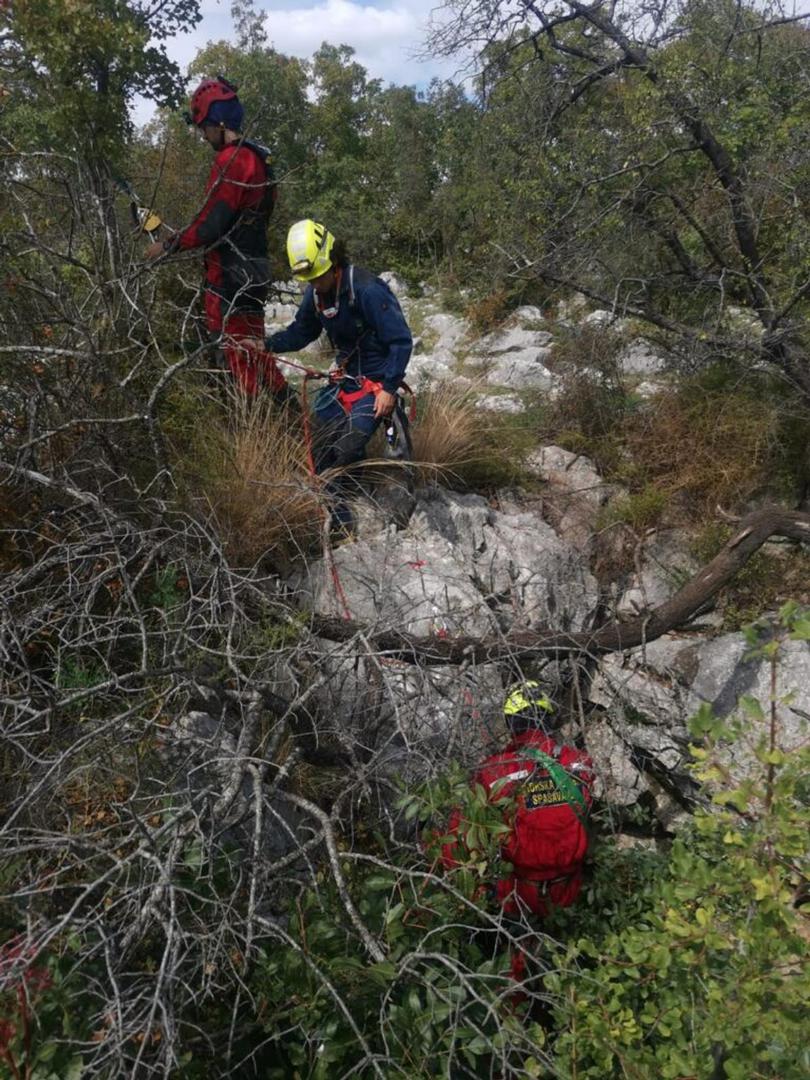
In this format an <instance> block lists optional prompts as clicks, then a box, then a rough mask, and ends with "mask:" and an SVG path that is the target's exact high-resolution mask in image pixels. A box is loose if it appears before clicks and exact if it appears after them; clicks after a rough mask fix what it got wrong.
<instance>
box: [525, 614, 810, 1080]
mask: <svg viewBox="0 0 810 1080" xmlns="http://www.w3.org/2000/svg"><path fill="white" fill-rule="evenodd" d="M782 621H783V629H782V633H781V635H778V636H776V637H773V638H770V639H769V640H766V641H765V643H764V644H763V643H761V642H760V641H758V640H757V632H756V630H752V631H749V638H750V643H751V644H752V646H753V652H754V653H758V654H759V655H760V656H765V657H767V658H769V659H770V661H771V663H772V664H773V665H774V669H775V667H776V665H777V664H778V660H779V652H780V649H781V647H782V644H783V642H784V640H785V639H786V638H793V639H794V640H795V639H799V640H804V641H807V640H810V619H809V618H808V615H807V613H806V612H805V613H802V612H801V611H800V610H799V609H797V608H796V607H795V606H794V605H788V606H786V607H785V608H784V609H783V611H782ZM774 685H775V683H774ZM789 703H790V695H787V696H786V697H783V698H781V699H775V700H774V701H773V702H769V703H768V704H767V705H766V707H765V711H764V712H763V708H762V706H761V705H760V703H759V702H757V701H755V700H754V699H751V698H743V699H742V700H741V702H740V712H739V715H738V716H737V717H736V718H735V719H734V720H733V721H731V722H727V723H724V722H721V721H719V720H717V719H716V718H715V717H714V716H713V715H712V713H711V710H710V709H709V708H708V707H706V708H704V709H702V710H701V711H700V712H699V713H698V715H697V716H696V717H695V718H694V719H693V722H692V735H693V737H694V738H695V745H694V746H693V747H692V753H693V755H694V757H695V760H696V767H695V772H696V775H697V776H698V778H699V779H701V780H702V782H703V784H704V791H705V792H706V793H707V794H708V795H709V797H710V804H709V805H707V806H706V807H705V808H704V809H702V810H700V811H698V813H697V814H696V815H695V818H694V822H693V825H692V828H691V830H690V831H689V832H688V833H686V834H685V835H683V836H681V837H679V838H677V839H676V840H675V842H674V843H673V845H672V849H671V853H670V857H669V863H668V866H667V868H666V872H665V873H664V875H663V876H662V877H661V878H660V879H659V880H657V881H655V882H654V883H653V884H652V886H651V888H650V889H649V893H648V896H647V902H646V905H645V907H646V910H644V911H643V913H641V914H640V916H639V917H638V918H637V920H636V921H635V923H634V924H633V925H628V926H625V927H623V928H622V929H620V930H618V931H615V930H613V929H612V928H611V927H608V929H607V932H606V933H604V934H602V935H599V934H598V933H595V934H591V935H589V936H587V937H580V938H579V939H578V940H576V941H575V942H574V943H572V944H571V945H570V946H569V948H568V951H567V954H566V957H565V961H564V963H563V965H562V968H561V971H560V972H559V973H557V974H554V975H551V976H549V977H548V978H547V979H546V987H547V988H548V990H549V991H550V992H551V993H553V994H554V995H555V996H556V998H557V1001H558V1005H557V1011H556V1019H557V1024H558V1030H559V1036H558V1038H557V1041H556V1044H555V1048H554V1049H555V1064H556V1066H557V1069H558V1070H559V1074H560V1075H562V1076H565V1077H577V1078H580V1080H586V1078H588V1077H593V1078H597V1077H598V1078H599V1080H604V1078H605V1077H614V1076H615V1077H627V1078H638V1080H647V1078H649V1077H652V1076H655V1077H662V1078H667V1077H672V1078H686V1077H695V1078H697V1080H714V1078H718V1080H720V1078H728V1080H755V1078H757V1080H758V1078H768V1080H791V1078H793V1077H795V1078H797V1080H798V1078H799V1077H805V1076H807V1075H808V1074H810V1049H808V1045H807V1038H806V1021H807V1002H808V1000H810V972H808V969H807V966H806V963H805V960H806V955H807V941H808V929H810V927H809V926H808V918H807V914H806V913H807V907H806V906H805V908H804V912H805V913H804V914H803V913H802V910H801V906H800V901H801V898H802V896H803V895H805V894H804V893H803V891H802V890H806V884H807V872H808V862H807V856H808V837H810V784H808V779H807V778H808V764H810V751H808V749H806V748H805V749H802V750H800V751H796V752H794V753H792V754H790V755H788V754H785V753H784V752H783V751H782V750H781V749H780V748H779V745H778V715H779V713H780V712H781V710H782V708H785V707H787V706H788V705H789ZM752 734H753V735H754V738H753V739H752ZM746 743H747V744H748V745H750V746H751V749H752V757H753V759H754V762H755V765H756V767H749V768H747V769H746V770H745V776H744V777H743V778H742V779H741V778H740V777H739V776H738V775H736V772H737V770H735V767H734V765H733V763H732V762H733V759H731V758H730V756H729V753H728V750H729V747H730V746H734V747H735V750H739V749H740V748H741V747H742V746H743V745H744V744H746ZM570 922H571V925H572V927H575V923H576V918H575V913H571V918H570Z"/></svg>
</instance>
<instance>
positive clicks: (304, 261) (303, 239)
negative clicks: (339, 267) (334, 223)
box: [287, 218, 335, 281]
mask: <svg viewBox="0 0 810 1080" xmlns="http://www.w3.org/2000/svg"><path fill="white" fill-rule="evenodd" d="M334 243H335V238H334V236H332V234H331V233H330V232H329V231H328V229H327V228H326V226H325V225H319V224H318V222H317V221H312V219H311V218H306V219H305V220H304V221H296V223H295V224H294V225H291V226H290V231H289V232H288V233H287V258H288V259H289V261H290V269H291V270H292V273H293V277H294V278H295V280H296V281H312V280H313V279H314V278H317V277H320V276H321V274H325V273H326V271H327V270H331V269H332V259H331V257H330V256H331V254H332V247H333V246H334Z"/></svg>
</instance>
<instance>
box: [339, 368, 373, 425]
mask: <svg viewBox="0 0 810 1080" xmlns="http://www.w3.org/2000/svg"><path fill="white" fill-rule="evenodd" d="M349 378H350V379H354V381H355V382H359V383H360V388H359V389H358V390H344V389H343V388H342V387H341V388H340V390H338V392H337V399H338V401H339V402H340V405H341V408H342V409H343V411H344V412H345V413H346V414H347V415H348V413H350V412H351V411H352V405H353V404H354V403H355V401H359V400H360V398H362V397H365V396H366V394H373V395H374V397H376V396H377V395H378V394H380V393H382V388H383V385H382V383H381V382H374V380H373V379H367V378H366V377H365V375H350V376H349Z"/></svg>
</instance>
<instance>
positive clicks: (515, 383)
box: [487, 348, 555, 391]
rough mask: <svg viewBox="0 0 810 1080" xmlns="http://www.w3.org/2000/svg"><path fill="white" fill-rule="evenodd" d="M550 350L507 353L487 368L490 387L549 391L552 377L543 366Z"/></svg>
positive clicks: (532, 349) (552, 381) (552, 382)
mask: <svg viewBox="0 0 810 1080" xmlns="http://www.w3.org/2000/svg"><path fill="white" fill-rule="evenodd" d="M550 353H551V349H535V348H531V349H524V350H521V351H520V352H512V353H507V354H505V355H503V356H501V357H499V358H498V360H497V363H495V364H494V365H493V366H492V367H490V368H489V370H488V372H487V382H488V383H489V384H490V386H508V387H510V388H512V389H514V390H532V389H536V390H546V391H548V390H551V389H552V387H553V386H554V382H555V380H554V376H553V375H552V374H551V372H550V371H549V370H548V368H547V367H545V365H544V364H543V361H544V360H545V359H547V358H548V356H549V355H550Z"/></svg>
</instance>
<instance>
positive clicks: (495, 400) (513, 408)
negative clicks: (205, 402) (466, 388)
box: [478, 394, 523, 415]
mask: <svg viewBox="0 0 810 1080" xmlns="http://www.w3.org/2000/svg"><path fill="white" fill-rule="evenodd" d="M478 407H479V409H488V410H489V411H490V412H500V413H511V414H513V415H514V414H515V413H519V412H522V411H523V402H522V401H521V400H520V398H516V397H513V396H512V395H511V394H484V395H483V396H482V397H480V398H478Z"/></svg>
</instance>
